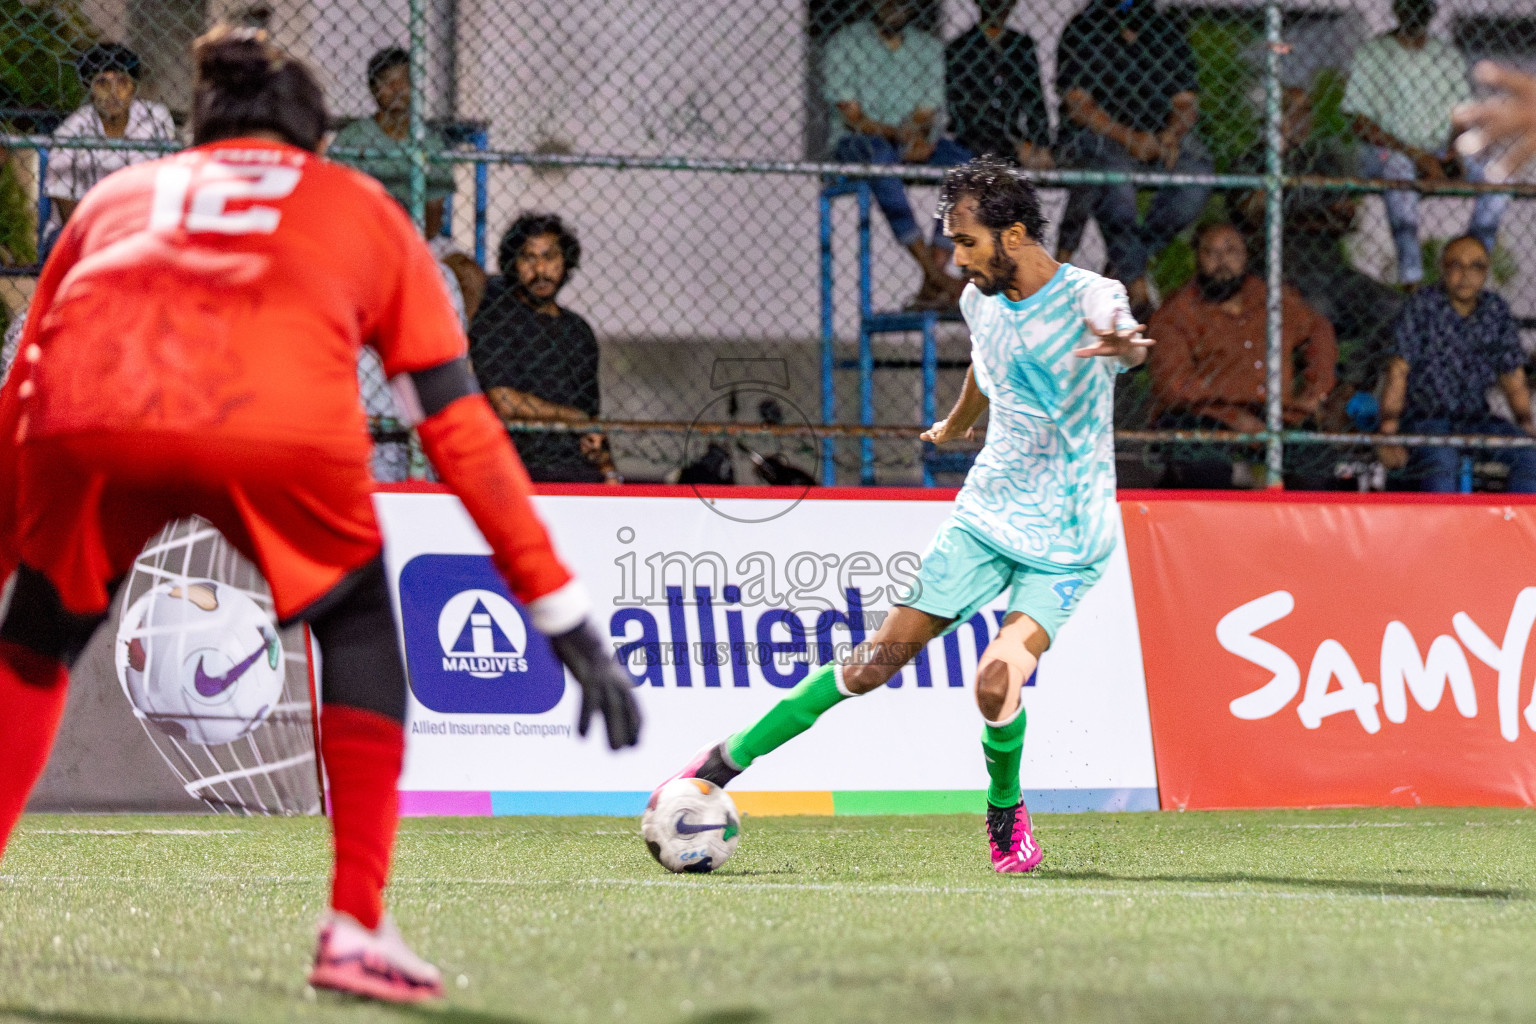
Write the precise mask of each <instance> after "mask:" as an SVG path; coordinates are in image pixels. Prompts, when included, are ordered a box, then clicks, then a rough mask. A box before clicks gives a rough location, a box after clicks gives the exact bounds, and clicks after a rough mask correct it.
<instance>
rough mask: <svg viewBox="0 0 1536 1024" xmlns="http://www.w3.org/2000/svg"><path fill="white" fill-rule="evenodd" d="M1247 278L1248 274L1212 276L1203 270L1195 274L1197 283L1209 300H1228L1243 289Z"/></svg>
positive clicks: (1201, 292)
mask: <svg viewBox="0 0 1536 1024" xmlns="http://www.w3.org/2000/svg"><path fill="white" fill-rule="evenodd" d="M1246 280H1248V275H1247V274H1238V275H1237V276H1236V277H1211V276H1210V275H1208V274H1206V273H1204V272H1201V273H1198V274H1196V275H1195V285H1196V287H1198V288H1199V289H1200V294H1201V295H1202V296H1204V297H1205V300H1206V301H1207V302H1226V301H1227V300H1228V299H1230V298H1232V296H1234V295H1236V294H1237V293H1238V292H1240V291H1242V290H1243V282H1244V281H1246Z"/></svg>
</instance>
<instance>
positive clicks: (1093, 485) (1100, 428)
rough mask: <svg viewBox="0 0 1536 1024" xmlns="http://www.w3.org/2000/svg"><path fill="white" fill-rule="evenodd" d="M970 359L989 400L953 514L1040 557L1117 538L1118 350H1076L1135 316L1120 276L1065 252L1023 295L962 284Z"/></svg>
mask: <svg viewBox="0 0 1536 1024" xmlns="http://www.w3.org/2000/svg"><path fill="white" fill-rule="evenodd" d="M960 309H961V311H962V312H963V313H964V314H965V322H966V324H967V325H968V326H969V327H970V329H971V367H972V369H973V370H974V371H975V374H976V384H977V386H978V387H980V389H981V392H982V394H984V395H986V396H987V401H988V402H989V403H990V406H989V409H988V413H987V416H988V419H987V443H986V445H985V446H984V447H983V448H982V450H981V454H979V455H978V456H977V457H976V464H975V465H974V466H972V467H971V471H970V473H969V474H968V475H967V476H966V478H965V486H964V487H962V488H961V489H960V494H959V496H958V497H957V498H956V499H955V512H954V517H955V519H956V520H957V521H958V522H959V523H960V524H961V525H963V526H964V527H965V528H966V529H968V530H970V531H972V532H974V533H976V534H978V535H980V536H981V537H982V538H983V539H985V540H987V541H988V542H989V543H991V544H992V545H993V546H995V547H997V548H998V549H999V550H1001V551H1003V552H1005V553H1007V554H1009V555H1011V556H1012V557H1014V558H1017V559H1018V560H1020V561H1022V562H1025V563H1032V564H1035V565H1041V566H1062V567H1073V566H1088V565H1092V564H1093V563H1095V562H1097V561H1099V560H1100V559H1102V558H1104V557H1105V556H1106V555H1108V554H1109V553H1110V551H1111V550H1113V548H1114V545H1115V537H1116V531H1115V516H1116V515H1117V507H1116V504H1115V439H1114V404H1115V403H1114V396H1115V376H1116V373H1117V372H1118V371H1119V370H1120V369H1121V365H1120V362H1119V360H1117V359H1104V358H1092V359H1084V358H1082V357H1080V356H1075V355H1073V354H1072V353H1073V350H1074V349H1079V348H1085V347H1087V346H1089V345H1092V344H1094V343H1095V341H1096V340H1097V339H1096V338H1095V336H1094V334H1093V332H1092V331H1090V330H1089V329H1088V326H1087V325H1088V322H1089V321H1090V320H1091V321H1092V322H1093V324H1094V325H1095V326H1096V327H1098V328H1099V329H1100V330H1103V329H1106V328H1108V327H1109V326H1110V325H1111V324H1113V325H1114V326H1115V327H1116V328H1118V329H1124V328H1126V327H1131V326H1134V325H1135V323H1136V321H1135V319H1134V318H1133V317H1132V316H1131V312H1130V304H1129V303H1128V302H1127V300H1126V294H1125V288H1124V286H1122V285H1121V284H1120V283H1119V282H1118V281H1111V280H1108V279H1107V278H1103V277H1100V276H1099V275H1098V274H1094V273H1091V272H1089V271H1087V270H1082V269H1079V268H1077V267H1074V266H1071V265H1070V264H1063V265H1062V266H1061V267H1060V268H1059V269H1058V270H1057V271H1056V275H1055V276H1054V277H1052V278H1051V280H1050V281H1049V282H1048V283H1047V284H1046V285H1045V286H1044V287H1043V288H1041V289H1040V290H1039V291H1037V292H1035V293H1034V294H1033V295H1030V296H1028V297H1027V298H1025V299H1024V300H1022V301H1020V302H1010V301H1009V300H1008V299H1007V298H1006V297H1005V296H1003V295H1002V294H998V295H992V296H987V295H983V294H981V292H980V291H978V290H977V289H976V286H975V285H970V286H968V287H967V288H966V289H965V293H964V294H963V295H962V296H961V298H960Z"/></svg>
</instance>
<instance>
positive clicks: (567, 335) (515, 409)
mask: <svg viewBox="0 0 1536 1024" xmlns="http://www.w3.org/2000/svg"><path fill="white" fill-rule="evenodd" d="M499 259H500V261H501V275H500V276H498V277H493V278H491V280H490V282H489V284H488V285H487V287H486V292H485V301H484V303H482V305H481V307H480V312H479V313H478V314H477V315H476V316H475V319H474V322H473V323H472V324H471V325H470V331H469V357H470V361H471V362H473V363H474V366H475V376H476V377H478V378H479V380H480V387H481V388H482V389H483V390H484V391H485V394H486V397H487V398H489V399H490V401H491V405H492V406H493V407H494V408H495V409H496V412H497V413H498V414H499V415H500V416H501V418H502V419H503V420H506V421H507V422H508V423H515V422H517V421H519V420H557V421H562V422H565V423H586V422H588V421H589V420H591V419H592V418H593V417H595V416H597V414H598V412H599V410H600V408H601V406H602V396H601V394H600V392H599V390H598V348H597V338H596V336H594V335H593V333H592V328H591V327H589V326H588V325H587V322H586V321H585V320H583V319H582V318H581V317H579V316H577V315H576V314H575V313H572V312H571V311H570V310H568V309H565V308H564V307H562V306H560V305H559V304H558V303H556V302H555V297H556V296H557V295H558V294H559V293H560V289H561V288H563V287H565V283H566V282H567V281H568V280H569V279H570V275H571V272H572V271H574V270H575V269H576V268H577V267H578V266H579V265H580V264H581V243H580V242H579V241H577V239H576V235H575V234H574V233H573V232H572V231H571V230H570V229H569V228H567V227H566V226H565V224H564V222H562V221H561V220H560V218H559V217H558V216H556V215H555V214H546V213H525V214H523V215H522V216H521V217H519V218H517V220H516V221H514V222H513V223H512V226H511V227H509V228H508V229H507V233H506V235H504V236H503V237H502V240H501V249H500V251H499ZM512 440H513V441H514V442H515V443H516V444H517V450H518V454H520V455H521V456H522V457H523V464H524V465H525V466H527V467H528V474H529V476H531V477H533V479H534V480H540V481H551V482H554V481H565V482H570V483H598V482H603V481H606V482H610V483H617V482H619V476H618V474H617V473H616V472H615V471H614V468H613V460H612V457H611V456H610V455H609V454H608V450H607V446H606V444H605V443H604V438H603V435H602V434H599V433H589V434H577V433H564V432H560V433H556V432H549V431H539V432H533V431H523V430H517V431H513V432H512Z"/></svg>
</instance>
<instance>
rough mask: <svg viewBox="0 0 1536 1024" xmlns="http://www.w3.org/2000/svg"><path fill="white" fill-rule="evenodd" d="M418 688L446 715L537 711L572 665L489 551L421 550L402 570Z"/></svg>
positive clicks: (553, 700)
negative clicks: (532, 618) (531, 616)
mask: <svg viewBox="0 0 1536 1024" xmlns="http://www.w3.org/2000/svg"><path fill="white" fill-rule="evenodd" d="M400 618H401V625H402V627H403V629H404V631H405V661H406V668H407V670H408V674H409V676H410V683H411V692H412V693H414V694H415V696H416V699H417V700H419V701H420V702H421V703H422V704H424V705H425V706H426V707H428V708H431V709H432V710H433V711H437V712H441V713H444V714H493V715H494V714H499V715H536V714H541V713H543V712H545V711H548V710H550V709H551V708H553V707H554V706H555V705H556V704H558V703H560V698H561V697H562V696H563V695H564V693H565V668H564V666H562V665H561V664H560V660H559V659H558V658H556V657H555V652H554V651H553V650H552V649H551V648H550V646H549V642H548V641H547V640H545V639H544V637H543V635H542V634H540V633H539V632H538V631H537V630H536V629H534V628H533V627H532V625H531V623H530V622H529V620H528V616H527V612H526V611H525V610H524V609H523V608H522V606H521V605H519V604H518V603H517V601H516V600H515V599H514V598H513V597H512V596H511V595H509V594H508V593H507V590H506V585H505V584H504V583H502V581H501V576H500V574H498V573H497V572H496V569H495V567H494V566H493V565H492V564H491V560H490V559H489V558H488V557H486V556H484V555H418V556H416V557H415V558H413V559H411V560H410V561H409V562H407V563H406V565H405V568H404V569H402V570H401V571H400Z"/></svg>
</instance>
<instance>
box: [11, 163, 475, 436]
mask: <svg viewBox="0 0 1536 1024" xmlns="http://www.w3.org/2000/svg"><path fill="white" fill-rule="evenodd" d="M33 324H35V325H36V329H35V331H34V330H29V331H28V332H27V333H28V337H29V339H30V340H31V341H33V342H35V343H36V344H37V346H38V348H36V349H31V348H30V346H26V347H27V348H28V349H29V351H27V352H24V353H23V357H24V358H26V357H28V356H30V357H31V358H33V359H35V363H34V365H32V366H31V367H30V369H31V371H32V376H33V378H34V380H35V382H36V392H35V395H34V397H33V399H32V402H31V404H30V407H29V409H28V415H27V420H28V422H27V424H26V426H25V428H24V432H25V433H27V434H30V435H31V436H36V437H47V436H53V435H62V434H77V433H82V432H87V431H100V430H106V431H114V432H115V431H130V432H156V431H168V432H173V433H193V434H206V435H213V436H217V437H219V438H220V439H228V440H230V441H242V440H243V441H249V442H253V443H260V442H262V441H270V442H284V443H293V442H299V443H302V444H309V445H313V446H315V447H318V448H323V449H324V450H326V451H328V452H336V453H338V454H339V453H342V452H348V453H350V452H353V451H356V452H359V453H365V452H366V449H367V445H368V437H367V429H366V422H365V418H364V414H363V410H362V408H361V405H360V403H359V400H358V388H357V355H358V348H359V346H361V345H365V344H366V345H372V346H373V347H374V348H376V349H377V350H378V351H379V354H380V356H381V357H382V358H383V361H384V368H385V372H386V373H387V374H388V375H389V376H391V377H393V376H395V375H396V374H399V373H403V372H408V371H413V370H421V369H426V368H428V367H432V366H436V365H438V364H440V363H443V362H445V361H447V360H450V359H454V358H456V357H459V356H462V355H464V354H465V341H464V335H463V332H462V331H461V330H460V328H459V324H458V320H457V317H456V315H455V313H454V310H453V307H452V305H451V303H450V301H449V298H448V294H447V291H446V289H445V287H444V284H443V280H442V277H441V275H440V272H439V270H438V267H437V265H436V263H435V261H434V260H433V259H432V257H431V255H430V253H429V252H428V250H427V249H426V247H425V246H423V245H421V244H420V241H419V239H418V238H417V236H416V231H415V228H414V227H413V225H412V224H411V222H410V221H409V219H407V217H406V216H405V214H404V212H403V211H402V210H401V209H400V207H399V205H398V204H397V203H395V201H394V200H393V199H391V198H390V196H389V195H388V193H386V192H385V191H384V189H383V187H382V186H381V185H379V184H378V182H376V181H374V180H373V179H372V178H369V177H366V176H365V175H363V174H361V173H359V172H357V171H354V170H352V169H350V168H347V167H343V166H341V165H339V164H335V163H331V162H330V161H328V160H325V159H323V158H321V157H317V156H315V155H314V154H312V153H308V152H305V151H304V150H301V149H297V148H295V147H293V146H288V145H284V144H282V143H277V142H267V141H261V140H253V139H241V140H230V141H224V142H217V143H211V144H208V145H203V146H199V147H196V148H194V149H190V150H187V151H185V152H182V153H178V154H176V155H174V156H170V157H167V158H165V159H162V160H156V161H154V162H152V163H146V164H141V165H139V166H137V167H133V168H130V169H128V170H125V171H122V172H120V173H118V174H115V175H113V176H111V177H110V178H108V179H106V180H105V181H103V182H102V183H101V184H100V185H98V186H97V187H96V188H95V189H93V190H92V191H91V192H90V193H89V194H88V195H87V196H86V197H85V199H84V200H83V201H82V202H81V204H80V206H79V208H78V209H77V210H76V211H75V214H74V216H73V217H71V218H70V221H69V224H68V226H67V227H66V229H65V231H64V233H63V235H62V236H61V238H60V240H59V243H58V245H57V247H56V248H55V250H54V252H53V254H52V257H51V258H50V260H49V262H48V267H47V270H46V271H45V273H44V275H43V279H42V280H41V281H40V282H39V286H38V292H37V295H36V296H35V297H34V301H33V305H32V310H31V314H30V316H29V327H31V326H32V325H33Z"/></svg>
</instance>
